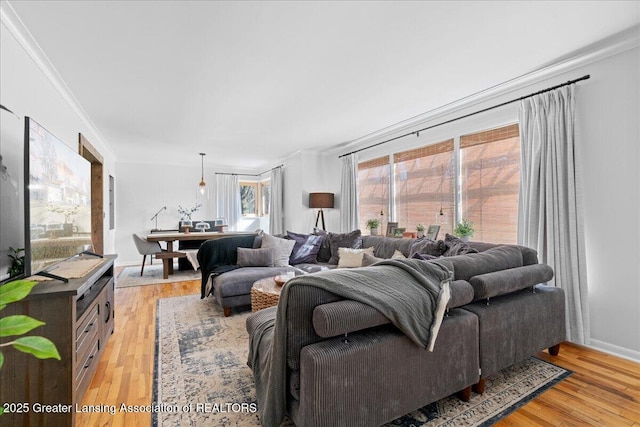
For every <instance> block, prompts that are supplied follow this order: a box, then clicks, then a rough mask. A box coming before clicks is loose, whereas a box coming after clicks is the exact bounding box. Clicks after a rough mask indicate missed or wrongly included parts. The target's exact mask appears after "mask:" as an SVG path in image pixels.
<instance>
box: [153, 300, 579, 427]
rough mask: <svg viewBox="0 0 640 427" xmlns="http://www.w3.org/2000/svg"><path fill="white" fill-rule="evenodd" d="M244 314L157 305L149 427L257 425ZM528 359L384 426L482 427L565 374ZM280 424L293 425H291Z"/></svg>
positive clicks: (206, 306) (182, 303) (195, 305)
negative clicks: (474, 389)
mask: <svg viewBox="0 0 640 427" xmlns="http://www.w3.org/2000/svg"><path fill="white" fill-rule="evenodd" d="M249 314H250V313H249V312H244V313H234V314H233V315H232V316H231V317H224V315H223V313H222V309H221V308H220V307H219V305H218V304H217V303H216V302H215V301H214V300H213V299H211V298H207V299H200V296H199V295H189V296H184V297H175V298H165V299H160V300H159V301H158V309H157V318H156V354H155V356H156V360H155V371H154V385H153V389H154V395H153V405H154V406H153V407H154V408H155V409H156V411H155V412H153V425H154V426H195V425H223V426H252V425H255V426H258V425H260V423H259V419H258V416H257V413H256V398H255V390H254V386H253V378H252V375H251V370H250V369H249V368H248V367H247V353H248V339H249V338H248V334H247V332H246V329H245V321H246V318H247V316H248V315H249ZM570 374H571V372H570V371H567V370H565V369H562V368H560V367H558V366H555V365H552V364H550V363H547V362H544V361H542V360H539V359H536V358H534V357H531V358H529V359H527V360H525V361H523V362H522V363H519V364H517V365H515V366H512V367H511V368H508V369H505V370H503V371H501V372H499V373H498V374H496V375H494V376H492V377H489V378H487V389H486V392H485V393H484V394H482V395H478V394H475V393H472V397H471V400H470V401H469V402H466V403H465V402H462V401H460V400H459V399H457V398H456V397H448V398H445V399H442V400H440V401H438V402H435V403H433V404H430V405H427V406H425V407H423V408H421V409H419V410H417V411H414V412H412V413H410V414H407V415H405V416H403V417H400V418H398V419H397V420H394V421H392V422H391V423H389V424H387V426H406V427H408V426H427V427H435V426H438V427H443V426H461V425H464V426H488V425H491V424H493V423H495V422H496V421H498V420H499V419H501V418H503V417H505V416H506V415H507V414H509V413H510V412H512V411H514V410H516V409H517V408H519V407H520V406H522V405H524V404H525V403H526V402H528V401H529V400H531V399H533V398H535V397H536V396H538V395H539V394H540V393H542V392H543V391H544V390H547V389H548V388H550V387H553V386H554V385H555V384H556V383H558V382H559V381H561V380H562V379H564V378H565V377H567V376H568V375H570ZM285 425H287V426H289V425H291V426H292V425H293V423H291V422H290V421H287V422H285Z"/></svg>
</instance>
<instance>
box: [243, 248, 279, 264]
mask: <svg viewBox="0 0 640 427" xmlns="http://www.w3.org/2000/svg"><path fill="white" fill-rule="evenodd" d="M273 254H274V249H273V248H260V249H249V248H238V265H239V266H240V267H273Z"/></svg>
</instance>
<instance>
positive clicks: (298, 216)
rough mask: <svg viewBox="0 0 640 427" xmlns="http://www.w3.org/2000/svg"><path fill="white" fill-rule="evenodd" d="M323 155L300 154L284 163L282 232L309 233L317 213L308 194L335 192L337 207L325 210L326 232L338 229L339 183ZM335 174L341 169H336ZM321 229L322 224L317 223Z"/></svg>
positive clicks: (313, 153) (305, 152) (303, 152)
mask: <svg viewBox="0 0 640 427" xmlns="http://www.w3.org/2000/svg"><path fill="white" fill-rule="evenodd" d="M324 159H325V156H324V155H322V154H319V153H316V152H308V151H299V152H297V153H295V154H293V155H291V156H289V157H288V158H287V159H285V161H284V168H283V173H284V215H285V218H284V227H285V231H286V230H289V231H294V232H297V233H309V232H311V231H312V230H313V227H314V226H315V223H316V217H317V214H318V210H317V209H310V208H309V193H315V192H322V193H334V194H335V197H336V198H335V201H336V208H335V209H324V221H325V225H326V227H327V231H338V229H339V225H340V223H339V218H340V216H339V215H340V213H339V193H340V181H339V178H338V181H337V185H336V182H335V176H333V175H334V172H335V171H334V170H332V167H333V166H332V165H331V164H328V166H327V168H325V166H326V165H327V162H325V160H324ZM338 173H340V170H339V169H338ZM318 227H320V228H321V227H322V221H320V222H319V223H318Z"/></svg>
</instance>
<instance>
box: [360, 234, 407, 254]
mask: <svg viewBox="0 0 640 427" xmlns="http://www.w3.org/2000/svg"><path fill="white" fill-rule="evenodd" d="M415 241H416V239H399V238H395V237H384V236H362V247H364V248H369V247H372V246H373V254H374V255H375V256H376V257H378V258H385V259H390V258H392V257H393V253H394V252H395V251H396V250H399V251H400V252H402V254H403V255H404V256H406V257H409V252H410V251H411V245H412V244H413V242H415Z"/></svg>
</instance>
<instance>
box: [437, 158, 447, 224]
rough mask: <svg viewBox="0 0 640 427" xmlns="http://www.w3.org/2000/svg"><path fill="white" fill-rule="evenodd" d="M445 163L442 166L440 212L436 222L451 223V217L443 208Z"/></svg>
mask: <svg viewBox="0 0 640 427" xmlns="http://www.w3.org/2000/svg"><path fill="white" fill-rule="evenodd" d="M444 178H445V176H444V165H443V166H442V171H441V173H440V191H439V193H440V212H438V213H436V224H438V225H445V224H448V223H449V218H448V215H447V213H446V212H445V211H444V210H443V209H442V182H443V181H444Z"/></svg>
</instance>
